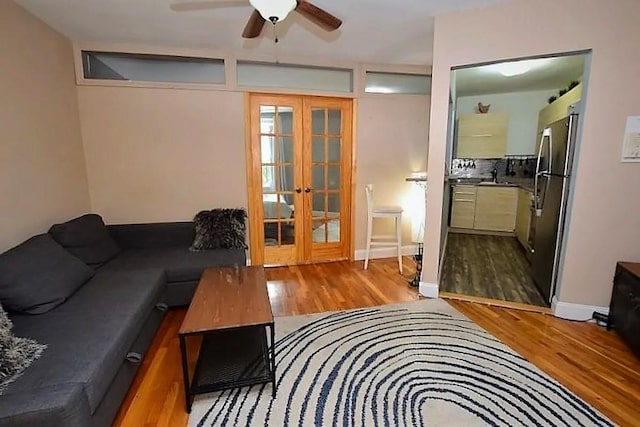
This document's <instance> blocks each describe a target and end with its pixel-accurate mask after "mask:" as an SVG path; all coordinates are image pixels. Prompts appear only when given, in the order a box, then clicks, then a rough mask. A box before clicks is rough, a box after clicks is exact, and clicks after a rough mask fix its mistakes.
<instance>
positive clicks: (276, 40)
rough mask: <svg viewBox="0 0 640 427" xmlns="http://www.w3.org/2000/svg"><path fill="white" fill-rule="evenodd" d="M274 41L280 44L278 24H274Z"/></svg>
mask: <svg viewBox="0 0 640 427" xmlns="http://www.w3.org/2000/svg"><path fill="white" fill-rule="evenodd" d="M273 40H274V42H276V43H278V32H277V31H276V23H275V22H274V23H273Z"/></svg>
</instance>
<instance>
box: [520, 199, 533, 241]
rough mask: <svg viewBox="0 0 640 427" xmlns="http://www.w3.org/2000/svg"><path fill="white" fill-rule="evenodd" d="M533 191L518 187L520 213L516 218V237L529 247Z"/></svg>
mask: <svg viewBox="0 0 640 427" xmlns="http://www.w3.org/2000/svg"><path fill="white" fill-rule="evenodd" d="M532 197H533V193H532V192H531V191H529V190H525V189H524V188H520V189H518V215H517V218H516V237H517V238H518V241H519V242H520V244H521V245H522V246H523V247H524V248H528V247H529V230H530V229H531V200H532Z"/></svg>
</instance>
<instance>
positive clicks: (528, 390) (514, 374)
mask: <svg viewBox="0 0 640 427" xmlns="http://www.w3.org/2000/svg"><path fill="white" fill-rule="evenodd" d="M276 338H277V340H276V341H277V343H276V363H277V369H276V375H277V384H278V388H277V394H276V397H275V398H273V399H272V397H271V391H272V390H271V384H265V385H259V386H252V387H244V388H239V389H234V390H226V391H223V392H218V393H211V394H206V395H201V396H198V397H196V399H195V402H194V405H193V409H192V411H191V415H190V417H189V425H190V426H265V425H268V426H313V425H315V426H324V425H326V426H385V427H386V426H424V425H426V426H479V425H500V426H516V425H524V426H609V425H611V423H610V421H609V420H607V419H606V418H605V417H604V416H603V415H602V414H600V413H599V412H598V411H596V410H595V409H594V408H593V407H591V406H590V405H589V404H587V403H586V402H584V401H583V400H581V399H580V398H578V397H577V396H576V395H574V394H573V393H572V392H570V391H569V390H568V389H566V388H565V387H563V386H561V385H560V384H559V383H558V382H556V381H555V380H554V379H552V378H550V377H549V376H548V375H546V374H544V373H543V372H542V371H540V370H539V369H538V368H536V367H535V366H533V365H532V364H531V363H529V362H527V361H526V360H525V359H523V358H522V357H521V356H519V355H518V354H516V353H514V352H513V351H512V350H511V349H509V348H508V347H507V346H505V345H504V344H502V343H501V342H500V341H498V340H497V339H496V338H494V337H493V336H491V335H490V334H488V333H487V332H485V331H484V330H483V329H481V328H480V327H478V326H477V325H476V324H474V323H473V322H471V321H470V320H468V319H466V318H465V317H463V316H462V315H461V314H460V313H459V312H457V311H456V310H455V309H453V308H452V307H451V306H449V305H448V304H446V303H445V302H444V301H442V300H421V301H416V302H412V303H407V304H401V305H389V306H383V307H375V308H367V309H359V310H349V311H341V312H331V313H321V314H316V315H308V316H293V317H281V318H276Z"/></svg>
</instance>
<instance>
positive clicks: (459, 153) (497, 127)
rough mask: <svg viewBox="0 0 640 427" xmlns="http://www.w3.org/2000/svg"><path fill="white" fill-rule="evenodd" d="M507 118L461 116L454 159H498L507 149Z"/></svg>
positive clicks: (504, 116) (475, 115)
mask: <svg viewBox="0 0 640 427" xmlns="http://www.w3.org/2000/svg"><path fill="white" fill-rule="evenodd" d="M507 126H508V116H507V115H506V114H504V113H497V114H461V115H460V116H459V117H458V130H457V135H458V136H457V141H456V157H458V158H465V157H471V158H477V159H482V158H499V157H504V155H505V152H506V149H507Z"/></svg>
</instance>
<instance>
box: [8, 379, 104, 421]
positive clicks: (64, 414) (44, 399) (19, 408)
mask: <svg viewBox="0 0 640 427" xmlns="http://www.w3.org/2000/svg"><path fill="white" fill-rule="evenodd" d="M88 425H91V411H90V409H89V402H88V401H87V395H86V394H85V393H84V389H83V387H82V384H59V385H53V386H47V387H41V388H37V389H35V390H29V391H24V392H19V393H9V394H4V395H2V396H0V427H9V426H11V427H21V426H25V427H26V426H29V427H45V426H46V427H49V426H65V427H85V426H88Z"/></svg>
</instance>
